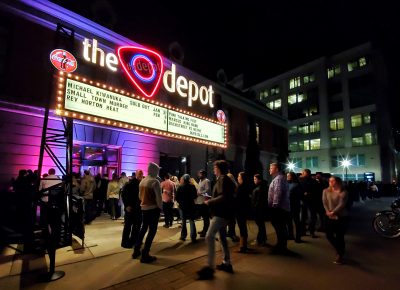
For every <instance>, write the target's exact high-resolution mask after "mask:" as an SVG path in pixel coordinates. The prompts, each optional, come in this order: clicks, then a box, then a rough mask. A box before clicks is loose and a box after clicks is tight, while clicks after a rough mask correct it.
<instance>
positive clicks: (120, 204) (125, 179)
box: [118, 172, 129, 218]
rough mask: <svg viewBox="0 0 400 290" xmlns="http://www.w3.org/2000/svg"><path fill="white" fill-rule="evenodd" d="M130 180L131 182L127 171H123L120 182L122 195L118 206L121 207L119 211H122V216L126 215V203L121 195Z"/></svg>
mask: <svg viewBox="0 0 400 290" xmlns="http://www.w3.org/2000/svg"><path fill="white" fill-rule="evenodd" d="M128 182H129V178H128V176H126V173H125V172H122V173H121V177H120V179H119V182H118V183H119V197H120V200H119V206H118V208H119V211H120V212H121V217H122V218H123V217H124V215H125V209H124V207H125V206H124V203H123V202H122V200H121V195H122V190H123V189H124V186H125V184H127V183H128Z"/></svg>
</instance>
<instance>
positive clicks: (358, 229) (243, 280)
mask: <svg viewBox="0 0 400 290" xmlns="http://www.w3.org/2000/svg"><path fill="white" fill-rule="evenodd" d="M390 201H391V199H390V198H385V199H379V200H368V201H367V202H366V203H365V204H356V205H355V207H354V208H353V211H352V221H351V226H350V229H349V232H348V235H347V236H346V241H347V250H348V255H347V259H346V262H347V263H346V264H345V265H341V266H338V265H335V264H333V263H332V260H333V257H334V253H333V250H332V249H331V247H330V245H329V244H328V242H327V241H326V239H325V237H324V234H323V233H318V236H319V238H317V239H312V238H311V237H309V236H307V237H304V240H305V241H306V243H303V244H296V243H294V242H292V241H290V242H289V248H290V249H291V250H292V251H293V252H294V253H295V254H294V255H293V256H277V255H272V254H270V248H268V247H266V248H257V247H256V246H253V247H254V248H255V249H256V250H257V252H256V253H254V254H239V253H235V252H234V251H235V250H237V245H235V244H234V243H230V245H231V246H232V248H231V249H232V251H233V255H232V262H233V266H234V270H235V274H227V273H223V272H222V273H221V272H217V273H216V278H215V279H214V280H212V281H197V280H196V271H197V270H199V269H200V268H201V267H203V266H204V265H205V263H206V256H205V255H206V247H205V244H204V240H200V242H199V243H197V244H191V243H190V242H180V241H179V240H178V239H179V232H180V229H179V228H178V227H177V225H175V226H174V227H173V228H170V229H165V228H163V227H162V226H161V225H162V224H161V223H160V227H159V229H158V233H157V236H156V239H155V242H154V245H153V247H152V253H153V254H155V255H157V257H158V260H157V261H156V262H155V263H154V264H151V265H147V264H141V263H140V262H139V261H138V260H132V259H131V251H130V250H125V249H122V248H120V236H121V231H122V223H121V222H122V221H111V220H109V219H107V218H105V217H102V218H100V219H97V220H96V221H95V222H93V224H92V225H90V226H87V228H86V229H87V239H86V244H87V247H86V248H84V249H77V247H78V246H79V245H78V244H74V245H73V246H72V247H67V248H63V249H59V250H58V252H57V261H56V262H57V270H62V271H65V272H66V276H65V277H64V278H62V279H60V280H57V281H55V282H51V283H42V282H40V280H39V275H40V274H41V273H43V271H45V269H46V265H48V261H47V258H44V257H36V256H27V255H18V254H15V253H13V252H12V251H10V250H9V251H8V253H3V255H2V256H1V257H0V277H1V278H0V289H2V290H3V289H4V290H6V289H104V288H105V289H158V290H160V289H277V290H279V289H309V290H313V289H316V290H317V289H318V290H320V289H324V290H325V289H343V290H345V289H352V290H354V289H363V290H375V289H377V290H378V289H379V290H380V289H385V290H386V289H400V287H399V285H398V284H399V281H400V279H399V277H400V276H399V271H400V270H399V269H400V251H399V249H400V248H399V243H400V241H399V239H395V240H388V239H383V238H381V237H379V236H378V235H376V234H375V233H374V232H373V229H372V227H371V220H372V217H373V215H374V213H375V212H376V211H378V210H382V209H386V208H388V206H389V204H390ZM197 225H198V230H199V229H201V223H199V222H198V223H197ZM249 231H250V237H251V239H254V237H255V235H256V226H255V225H254V223H252V222H250V223H249ZM267 232H268V239H269V243H271V244H274V243H275V235H274V232H273V229H272V228H271V226H270V224H269V223H267ZM74 249H75V250H74ZM220 260H221V257H220V255H218V256H217V262H220Z"/></svg>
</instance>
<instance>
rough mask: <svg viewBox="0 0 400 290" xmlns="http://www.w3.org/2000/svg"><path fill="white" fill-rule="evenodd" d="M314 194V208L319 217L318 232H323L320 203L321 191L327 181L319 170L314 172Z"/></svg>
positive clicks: (323, 217) (325, 186)
mask: <svg viewBox="0 0 400 290" xmlns="http://www.w3.org/2000/svg"><path fill="white" fill-rule="evenodd" d="M315 182H316V195H315V196H314V197H313V199H314V205H315V209H316V212H317V215H318V218H319V222H320V224H319V228H318V231H319V232H325V210H324V205H323V204H322V192H323V191H324V189H325V188H327V187H328V182H327V181H326V179H324V178H323V177H322V174H321V173H320V172H317V173H316V174H315Z"/></svg>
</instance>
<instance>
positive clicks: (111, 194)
mask: <svg viewBox="0 0 400 290" xmlns="http://www.w3.org/2000/svg"><path fill="white" fill-rule="evenodd" d="M119 190H120V186H119V180H118V175H117V174H115V173H114V174H113V176H112V180H111V181H110V182H109V183H108V187H107V199H108V200H109V204H110V208H111V219H113V220H116V219H117V218H116V209H117V206H118V200H119Z"/></svg>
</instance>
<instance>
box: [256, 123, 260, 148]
mask: <svg viewBox="0 0 400 290" xmlns="http://www.w3.org/2000/svg"><path fill="white" fill-rule="evenodd" d="M256 140H257V144H260V125H259V124H258V123H256Z"/></svg>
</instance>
